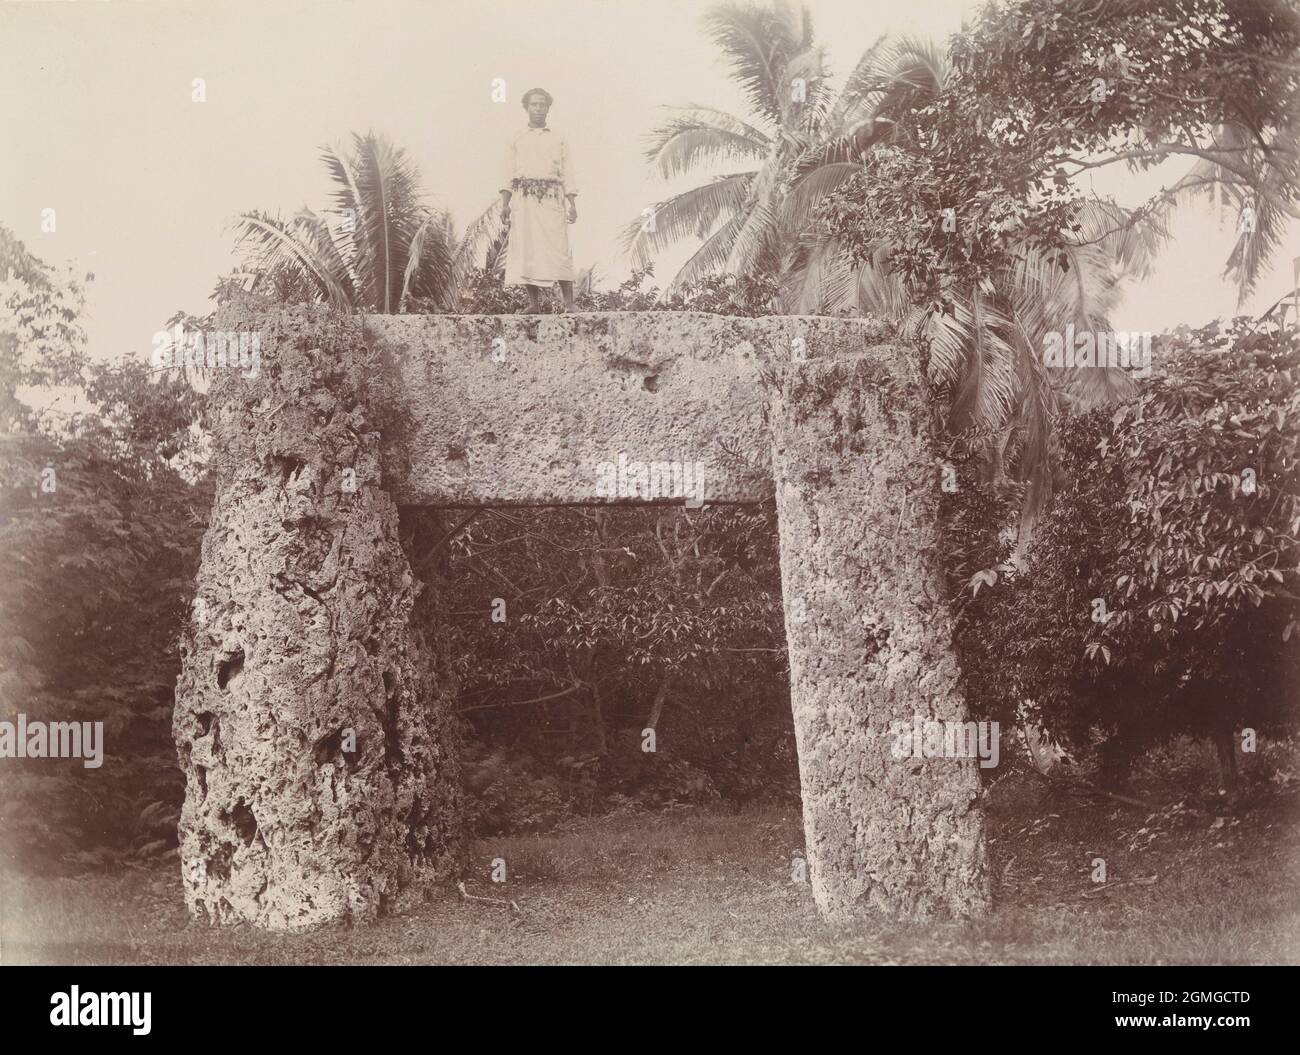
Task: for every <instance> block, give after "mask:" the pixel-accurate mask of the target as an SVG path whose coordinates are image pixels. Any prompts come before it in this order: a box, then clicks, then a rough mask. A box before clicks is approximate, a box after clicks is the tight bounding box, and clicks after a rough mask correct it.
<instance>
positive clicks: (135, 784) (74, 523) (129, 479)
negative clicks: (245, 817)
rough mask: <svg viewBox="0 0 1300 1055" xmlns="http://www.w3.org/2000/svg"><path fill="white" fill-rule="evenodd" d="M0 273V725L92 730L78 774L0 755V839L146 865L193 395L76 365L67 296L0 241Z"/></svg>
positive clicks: (178, 613)
mask: <svg viewBox="0 0 1300 1055" xmlns="http://www.w3.org/2000/svg"><path fill="white" fill-rule="evenodd" d="M0 272H4V273H6V274H8V275H9V279H8V281H7V282H6V283H5V284H4V286H3V287H2V289H0V295H2V296H3V299H4V307H5V316H4V324H3V325H0V345H2V347H0V375H2V376H3V377H4V378H5V381H6V387H5V390H4V395H3V399H4V405H5V407H6V408H8V409H7V417H8V422H7V426H8V427H7V428H6V429H5V430H4V431H3V432H0V581H3V583H4V589H3V591H0V718H3V719H4V720H7V721H15V720H16V716H17V715H18V714H20V713H21V714H25V715H26V716H27V717H28V719H32V720H39V721H60V722H62V721H90V722H95V721H102V722H103V723H104V740H105V748H104V752H105V756H104V761H103V764H102V766H101V767H100V768H98V769H94V770H90V769H86V768H84V767H83V765H82V763H81V761H80V760H77V759H5V760H4V761H3V763H2V764H3V766H4V795H3V804H2V805H0V841H2V842H3V844H4V846H5V847H6V850H7V852H8V853H9V854H10V855H11V856H12V858H14V859H16V860H17V861H19V862H21V863H24V864H28V865H40V866H45V867H48V866H51V865H53V864H54V863H55V862H57V861H60V860H62V861H64V862H71V863H77V862H80V863H82V864H87V863H91V862H95V861H100V860H102V859H103V855H104V854H106V853H112V854H114V855H120V854H124V853H127V852H131V853H134V854H136V855H143V856H147V855H149V854H151V853H154V852H157V851H160V850H161V849H163V848H164V847H165V846H166V845H168V844H169V842H170V843H174V841H175V810H174V807H175V805H176V803H177V802H178V801H179V793H180V786H181V782H180V775H179V773H178V771H177V770H176V767H175V763H174V758H173V756H172V747H171V703H172V691H173V687H174V684H175V679H176V670H177V664H178V654H177V638H178V631H179V628H180V626H181V623H182V621H183V620H184V619H185V618H186V610H187V607H188V605H189V600H190V596H191V594H192V592H193V577H194V572H195V570H196V568H197V565H198V544H199V539H200V536H201V534H202V530H203V526H204V524H205V522H206V519H207V511H208V507H209V506H210V505H211V500H212V496H211V492H210V490H209V489H208V488H206V487H204V486H202V485H201V484H196V483H195V482H194V480H193V479H192V478H191V477H188V476H187V475H185V474H183V473H182V471H180V468H179V467H183V466H185V465H186V464H188V458H189V457H190V456H192V455H193V453H194V448H195V446H196V444H197V440H198V437H197V435H196V434H195V433H193V432H191V430H190V426H191V424H192V423H193V422H195V421H196V418H197V414H198V406H199V398H198V396H197V394H196V393H195V392H194V391H193V390H192V389H191V388H190V387H189V386H188V385H186V384H184V383H183V382H181V381H179V380H178V379H176V378H174V377H172V378H165V377H157V376H151V375H150V373H149V371H148V368H147V367H145V366H144V365H142V364H141V363H140V362H138V361H126V362H123V363H121V364H105V363H93V362H90V361H89V360H88V359H87V358H86V353H85V348H84V336H83V334H82V332H81V330H80V323H79V316H80V311H81V298H82V294H81V287H80V285H79V283H77V282H75V281H73V280H71V279H69V278H67V277H63V276H59V275H57V274H56V273H55V272H54V271H53V270H52V269H50V268H49V267H47V266H46V265H44V264H42V263H41V262H39V261H37V260H36V259H35V258H33V257H32V256H31V255H30V254H29V253H28V252H27V251H26V250H25V249H24V247H23V246H22V245H21V243H19V242H17V240H15V239H14V238H13V237H12V235H11V234H10V233H9V232H8V231H6V230H4V229H3V228H0ZM20 386H42V387H41V388H39V389H36V390H34V391H33V390H31V389H28V390H24V389H23V388H22V387H20ZM24 397H25V398H24Z"/></svg>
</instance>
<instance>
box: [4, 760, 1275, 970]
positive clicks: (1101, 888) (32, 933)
mask: <svg viewBox="0 0 1300 1055" xmlns="http://www.w3.org/2000/svg"><path fill="white" fill-rule="evenodd" d="M1018 781H1020V782H1018ZM1213 806H1214V803H1212V802H1211V803H1202V804H1201V805H1199V806H1198V805H1196V804H1191V803H1188V802H1183V803H1180V804H1176V805H1172V806H1169V807H1167V808H1165V809H1163V810H1160V811H1157V812H1155V813H1148V812H1147V811H1144V810H1135V809H1133V808H1131V807H1128V806H1119V805H1116V806H1115V807H1113V808H1112V807H1111V806H1097V805H1093V804H1089V803H1086V802H1080V801H1078V800H1077V799H1074V798H1072V797H1071V798H1069V799H1065V798H1063V797H1061V796H1058V795H1056V794H1055V793H1053V792H1050V791H1044V790H1042V789H1040V788H1038V787H1037V786H1035V785H1032V784H1030V783H1029V782H1028V781H1027V780H1025V781H1021V780H1020V778H1015V777H1013V778H1010V779H1008V780H1006V781H1004V782H1003V783H1002V784H1001V785H1000V786H999V787H998V789H997V791H996V793H995V794H994V796H993V797H992V799H991V802H990V809H989V815H988V823H989V860H990V868H991V875H992V881H993V891H994V896H995V903H996V908H995V910H994V912H993V913H992V915H991V916H989V917H988V918H987V919H985V920H982V921H980V922H978V923H935V924H926V925H916V924H899V923H891V922H888V921H884V920H870V921H864V922H861V923H859V924H856V925H854V926H852V927H842V928H835V927H831V926H828V925H826V924H823V923H822V922H821V921H820V920H819V919H818V918H817V914H816V911H815V909H814V907H813V904H812V898H811V895H810V893H809V890H808V887H807V886H806V885H799V884H796V883H794V882H792V871H793V866H792V861H793V859H794V857H795V855H796V854H797V853H799V852H801V847H802V841H803V840H802V833H801V829H800V820H799V816H798V813H797V811H796V810H767V811H749V812H742V813H738V814H721V813H705V812H669V813H664V814H657V815H651V816H640V817H623V818H607V819H604V820H598V821H591V822H587V823H584V824H583V825H582V826H581V827H580V828H578V829H576V830H574V831H570V832H566V833H562V834H554V835H544V836H530V837H515V838H498V839H488V840H483V841H481V842H479V843H478V844H477V845H476V847H475V854H474V859H473V860H474V864H475V872H474V875H475V876H476V878H469V879H467V881H466V890H467V892H468V893H469V894H472V895H476V896H481V897H486V898H496V899H503V900H507V901H513V902H514V903H515V905H516V906H517V910H516V909H515V908H512V907H511V906H510V905H509V904H508V903H507V904H505V905H501V906H498V905H496V904H492V903H489V902H485V901H474V900H467V899H465V898H463V897H462V896H461V895H460V894H459V893H456V892H454V891H452V892H449V893H448V894H446V895H442V896H440V897H438V898H437V899H435V900H432V901H430V902H428V903H427V904H425V905H424V906H422V907H421V908H420V909H418V910H417V911H413V912H411V913H408V914H405V915H401V916H397V917H393V918H389V919H385V920H381V921H380V922H378V923H377V924H375V925H373V926H368V927H357V928H334V929H327V930H321V931H317V932H314V933H310V934H302V935H268V934H266V933H262V932H257V931H253V930H251V929H249V928H232V929H226V930H220V931H218V930H212V929H208V928H206V927H201V926H196V925H192V924H190V923H189V922H188V920H187V917H186V914H185V911H184V907H183V905H182V903H181V893H180V878H179V866H178V865H176V863H175V861H174V860H173V861H172V863H171V864H170V865H168V866H166V867H163V866H159V867H158V868H155V869H153V870H143V869H137V870H126V871H122V872H119V873H116V874H113V875H100V876H85V877H81V878H60V879H48V878H46V879H38V878H33V877H23V876H16V875H13V874H3V873H0V961H3V962H4V963H88V964H92V963H93V964H118V963H203V964H208V963H293V964H300V963H360V964H416V963H456V964H496V963H514V964H519V963H539V964H569V963H608V964H639V963H677V964H686V963H690V964H704V963H772V964H777V963H864V964H900V963H1041V964H1053V963H1107V964H1110V963H1152V964H1161V963H1164V964H1174V963H1180V964H1181V963H1300V822H1298V818H1297V809H1296V806H1297V802H1296V799H1295V796H1294V794H1279V795H1276V796H1271V797H1266V798H1264V799H1262V800H1257V801H1256V802H1255V805H1254V806H1253V808H1246V809H1238V810H1237V811H1235V812H1229V811H1224V810H1221V809H1214V808H1211V807H1213ZM498 857H500V858H504V859H505V861H506V862H507V869H508V877H509V878H508V882H506V883H505V884H495V883H492V882H491V881H490V879H489V876H490V870H491V862H492V860H493V859H494V858H498ZM1097 858H1102V859H1104V861H1105V864H1106V876H1105V880H1106V881H1105V882H1104V883H1103V882H1099V881H1097V877H1098V876H1099V873H1098V870H1097V865H1096V864H1095V861H1096V859H1097Z"/></svg>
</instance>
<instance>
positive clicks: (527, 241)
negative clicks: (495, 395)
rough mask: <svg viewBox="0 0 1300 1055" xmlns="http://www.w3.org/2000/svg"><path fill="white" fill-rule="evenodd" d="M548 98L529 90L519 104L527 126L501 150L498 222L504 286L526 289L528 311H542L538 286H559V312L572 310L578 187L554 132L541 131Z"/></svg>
mask: <svg viewBox="0 0 1300 1055" xmlns="http://www.w3.org/2000/svg"><path fill="white" fill-rule="evenodd" d="M551 102H552V99H551V93H550V92H547V91H545V90H543V89H541V88H530V89H529V90H528V91H527V92H525V93H524V99H523V105H524V109H525V110H526V111H527V112H528V127H527V128H525V129H524V130H523V131H522V132H520V133H518V134H517V135H516V136H515V137H514V138H513V139H512V140H511V141H510V145H509V146H508V147H507V148H506V159H505V172H504V173H503V180H502V184H501V222H502V223H503V224H505V225H506V226H507V227H509V229H510V235H509V248H508V249H507V250H506V285H507V286H518V285H520V284H522V285H523V286H524V287H525V288H526V289H527V290H528V310H529V312H530V313H532V314H534V315H535V314H537V313H539V312H540V311H541V310H542V287H543V286H550V285H551V283H553V282H559V284H560V293H561V294H562V295H563V296H564V310H565V311H572V310H573V255H572V253H571V252H570V250H569V226H568V225H569V224H571V223H574V222H576V221H577V219H578V207H577V205H576V204H575V203H574V199H575V198H576V197H577V196H578V184H577V181H576V179H575V178H574V175H573V154H572V152H571V151H570V150H569V144H568V143H567V142H566V141H565V139H564V138H563V137H562V136H561V135H560V134H559V133H558V132H554V131H552V130H551V129H550V128H547V127H546V114H547V112H548V111H549V110H550V109H551Z"/></svg>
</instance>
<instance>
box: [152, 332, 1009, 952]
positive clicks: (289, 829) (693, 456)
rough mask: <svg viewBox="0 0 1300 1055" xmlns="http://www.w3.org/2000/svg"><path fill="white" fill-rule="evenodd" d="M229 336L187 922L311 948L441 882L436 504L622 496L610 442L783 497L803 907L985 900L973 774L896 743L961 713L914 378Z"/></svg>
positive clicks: (188, 802) (616, 343) (798, 363)
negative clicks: (243, 925) (319, 934)
mask: <svg viewBox="0 0 1300 1055" xmlns="http://www.w3.org/2000/svg"><path fill="white" fill-rule="evenodd" d="M222 328H223V329H226V330H240V329H245V330H250V329H251V330H255V331H256V332H257V333H258V334H259V336H260V347H261V361H260V367H259V370H258V372H257V375H256V376H249V377H245V376H241V375H239V374H238V373H237V372H234V371H226V372H222V371H217V378H216V381H215V383H214V388H213V393H212V399H211V410H210V427H211V431H212V436H213V451H214V455H213V457H214V466H213V468H214V471H215V476H216V479H217V486H218V493H217V498H216V501H215V504H214V507H213V511H212V517H211V522H210V524H209V527H208V531H207V534H206V536H205V539H204V543H203V555H202V565H201V569H200V572H199V577H198V583H197V587H196V594H195V604H194V612H193V617H192V620H191V623H190V627H189V629H188V632H187V634H186V636H185V639H184V641H183V648H182V653H183V664H182V672H181V676H180V679H179V681H178V685H177V705H176V715H175V721H174V731H175V738H176V744H177V749H178V753H179V756H180V762H181V766H182V769H183V771H184V774H185V780H186V793H185V805H184V809H183V811H182V814H181V823H180V848H181V860H182V870H183V877H184V883H185V891H186V899H187V902H188V905H189V907H190V910H191V912H192V913H193V914H194V915H195V916H197V917H200V918H203V919H206V920H208V921H211V922H214V923H234V922H250V923H253V924H255V925H257V926H261V927H267V928H273V929H300V928H305V927H311V926H315V925H317V924H320V923H324V922H331V921H338V920H345V919H353V920H355V919H368V918H372V917H374V916H375V915H377V914H379V913H380V912H381V911H384V910H386V909H388V908H392V907H399V906H401V905H402V904H403V903H405V902H408V901H410V900H411V899H413V898H416V897H418V896H419V895H420V894H421V893H422V892H424V891H427V890H429V889H433V888H436V887H437V886H439V885H440V884H446V883H447V882H448V881H449V880H450V879H452V877H453V876H454V875H455V874H456V873H457V870H458V868H459V867H460V865H461V863H462V861H463V848H464V833H463V826H462V810H461V791H460V775H459V771H458V767H457V725H456V721H455V717H454V714H453V703H452V700H453V697H454V691H455V686H454V685H453V684H452V682H451V679H450V676H449V675H448V673H447V667H448V664H446V662H445V657H443V656H442V654H441V652H440V648H441V636H440V625H441V624H440V620H439V611H440V607H439V604H440V602H439V599H438V587H439V582H438V581H437V572H436V570H435V571H428V570H426V569H427V568H428V567H429V561H428V559H427V557H428V552H429V551H431V550H432V549H433V548H434V547H436V543H437V539H436V537H435V538H431V536H436V534H437V530H436V525H437V523H438V521H437V515H436V513H435V512H434V510H436V509H437V508H441V507H462V508H465V507H475V506H489V505H501V504H520V505H530V504H531V505H547V504H568V503H573V502H597V501H627V500H628V499H619V498H610V497H609V496H608V495H607V493H605V492H603V491H599V490H597V483H598V480H599V479H600V477H599V474H598V473H597V472H596V466H597V465H598V464H600V463H608V462H610V461H612V460H613V459H615V458H617V457H618V456H619V454H620V453H623V452H626V453H629V454H630V455H632V456H637V455H640V456H642V457H645V458H647V459H658V458H664V459H680V460H682V461H686V462H688V463H698V462H702V463H704V465H705V467H706V468H705V479H706V500H707V499H712V500H715V501H762V500H765V499H768V498H770V497H771V496H772V495H773V493H775V496H776V503H777V510H778V514H779V519H780V547H781V568H782V585H783V589H784V593H785V602H786V604H785V610H786V632H787V638H788V645H789V650H790V667H791V704H792V707H793V710H794V720H795V730H796V735H797V739H798V746H799V756H800V757H799V766H800V776H801V782H802V790H803V803H804V806H803V809H804V822H805V830H806V835H807V851H808V861H809V866H810V868H809V871H810V880H811V883H812V887H813V892H814V895H815V898H816V901H817V904H818V906H819V908H820V909H821V910H822V911H823V912H824V913H826V914H827V915H831V916H843V915H848V914H851V913H852V912H854V911H856V910H880V911H884V912H888V913H892V914H895V915H898V916H903V917H909V918H924V917H928V916H932V915H958V916H966V915H975V914H978V913H979V912H981V911H982V910H983V908H984V907H985V906H986V905H987V901H988V894H987V885H986V880H985V873H984V841H983V830H982V826H981V815H980V811H979V804H978V800H977V795H976V793H977V791H978V773H977V772H976V770H975V768H974V765H973V763H972V762H971V761H970V760H956V759H926V760H920V759H906V760H896V759H894V758H892V757H891V754H890V746H891V744H892V739H891V737H890V735H889V730H890V723H891V722H892V721H895V720H903V721H908V722H911V721H912V720H913V718H915V717H917V716H919V717H922V718H938V719H948V720H960V719H964V717H965V706H964V702H963V699H962V696H961V693H960V691H959V689H958V687H957V669H956V663H955V659H954V655H953V651H952V646H951V641H950V638H951V619H950V616H949V614H948V607H947V604H946V601H945V599H944V596H943V592H942V589H941V581H942V577H941V575H940V565H939V561H938V554H937V553H936V541H937V526H936V523H935V516H936V495H935V491H936V481H935V477H934V471H933V461H932V459H933V455H932V453H931V450H930V437H929V435H928V432H927V430H928V428H929V415H928V414H927V413H926V408H925V404H924V399H923V389H922V385H921V379H920V377H919V375H918V374H917V370H916V367H915V365H914V363H915V357H914V356H910V355H908V354H905V350H904V349H903V348H901V347H900V346H894V345H891V344H890V343H889V341H888V335H887V334H886V333H885V331H884V330H883V329H882V327H880V326H879V324H876V323H874V322H871V321H870V320H862V319H826V318H763V319H733V318H727V317H722V316H710V315H699V314H692V313H668V312H653V313H632V312H629V313H617V314H609V315H567V316H554V317H550V316H548V317H541V318H538V317H531V318H530V317H517V316H495V317H491V316H400V317H389V316H374V317H369V318H366V319H361V318H359V317H356V316H342V315H334V314H331V313H328V312H325V311H323V310H307V309H296V310H283V311H276V312H269V313H267V312H263V313H256V312H252V311H250V310H247V309H241V308H237V307H234V308H229V309H226V311H225V313H224V317H223V319H222ZM399 506H400V507H401V508H402V511H403V512H402V517H401V520H400V521H399ZM430 523H432V524H434V525H435V528H433V529H430V528H429V527H428V526H427V525H428V524H430ZM421 532H423V535H422V534H421ZM404 543H405V545H404ZM414 551H419V553H416V552H414ZM421 554H423V556H421ZM413 564H414V567H415V570H413ZM434 564H435V565H436V562H434Z"/></svg>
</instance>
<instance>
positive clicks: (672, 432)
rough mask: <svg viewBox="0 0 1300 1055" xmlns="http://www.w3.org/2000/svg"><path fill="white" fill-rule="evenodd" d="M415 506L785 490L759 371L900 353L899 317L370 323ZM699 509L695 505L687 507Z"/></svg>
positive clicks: (738, 495)
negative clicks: (889, 321) (895, 336)
mask: <svg viewBox="0 0 1300 1055" xmlns="http://www.w3.org/2000/svg"><path fill="white" fill-rule="evenodd" d="M363 325H364V327H365V332H366V338H367V340H368V341H370V342H371V343H372V345H373V346H374V347H376V348H377V349H378V350H379V351H380V352H381V354H382V356H383V359H384V362H385V364H386V369H387V370H388V372H389V373H390V375H391V376H390V380H391V381H392V382H393V384H392V385H391V386H390V390H391V399H392V401H393V403H394V405H393V406H391V407H389V408H387V411H386V414H385V418H386V422H389V423H391V424H386V425H385V436H384V453H383V457H384V479H385V484H386V486H387V487H388V488H389V489H390V490H391V491H392V493H393V495H394V497H395V498H396V500H397V501H398V502H399V503H400V504H403V505H436V506H445V507H457V506H460V507H477V506H528V505H595V504H646V503H653V504H692V502H698V501H701V500H702V501H703V503H704V504H729V503H737V502H757V501H762V500H764V499H766V498H769V497H770V496H771V494H772V483H771V451H770V439H769V436H768V431H767V422H766V419H765V414H764V401H763V392H762V385H761V382H760V374H761V371H762V369H763V365H764V364H765V363H766V362H770V361H773V360H776V359H780V360H785V361H789V360H791V359H794V360H800V359H810V360H811V359H821V358H825V357H829V356H835V355H844V354H852V353H861V352H864V351H868V350H874V351H878V352H879V354H881V355H892V354H893V348H892V346H891V344H890V342H891V340H892V338H891V335H890V332H889V330H888V328H887V327H886V326H885V324H883V323H881V322H878V321H876V320H873V319H861V318H828V317H824V316H765V317H762V318H738V317H734V316H726V315H709V314H704V313H699V312H667V311H665V312H657V311H651V312H600V313H574V314H567V315H371V316H366V317H365V318H364V320H363ZM688 500H692V502H688Z"/></svg>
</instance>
